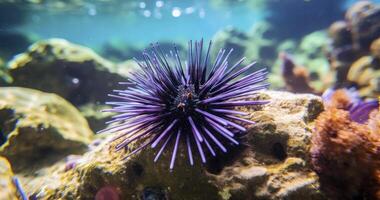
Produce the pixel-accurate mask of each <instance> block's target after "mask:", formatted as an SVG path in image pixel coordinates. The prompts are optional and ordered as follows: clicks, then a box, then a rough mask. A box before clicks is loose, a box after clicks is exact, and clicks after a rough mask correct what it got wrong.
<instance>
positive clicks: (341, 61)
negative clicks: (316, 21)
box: [328, 1, 380, 97]
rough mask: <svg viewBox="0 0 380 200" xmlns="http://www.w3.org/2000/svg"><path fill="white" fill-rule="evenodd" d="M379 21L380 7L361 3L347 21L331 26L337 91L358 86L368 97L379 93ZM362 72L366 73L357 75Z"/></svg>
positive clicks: (332, 67) (350, 13) (331, 49)
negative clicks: (341, 88)
mask: <svg viewBox="0 0 380 200" xmlns="http://www.w3.org/2000/svg"><path fill="white" fill-rule="evenodd" d="M379 21H380V5H379V4H376V3H372V2H371V1H358V2H356V3H355V4H353V5H352V6H351V7H350V8H349V9H348V10H347V12H346V14H345V21H337V22H335V23H333V24H332V25H331V26H330V28H329V35H330V38H331V39H332V44H331V46H330V50H329V55H328V57H329V62H330V66H331V73H334V74H335V83H334V87H335V88H340V87H352V86H354V87H356V88H357V89H358V90H359V92H360V93H361V94H362V95H363V96H365V97H366V96H369V97H376V96H377V95H378V94H379V88H380V86H379V85H380V84H379V79H380V78H379V77H380V72H379V69H380V67H379V66H380V65H379V63H380V61H379V59H378V57H379V49H380V48H379V43H378V42H376V40H377V39H378V38H380V23H379ZM374 58H375V59H374ZM359 71H362V72H363V73H364V74H355V73H356V72H359ZM353 72H355V73H353Z"/></svg>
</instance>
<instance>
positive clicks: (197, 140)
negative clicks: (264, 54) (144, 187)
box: [101, 40, 268, 169]
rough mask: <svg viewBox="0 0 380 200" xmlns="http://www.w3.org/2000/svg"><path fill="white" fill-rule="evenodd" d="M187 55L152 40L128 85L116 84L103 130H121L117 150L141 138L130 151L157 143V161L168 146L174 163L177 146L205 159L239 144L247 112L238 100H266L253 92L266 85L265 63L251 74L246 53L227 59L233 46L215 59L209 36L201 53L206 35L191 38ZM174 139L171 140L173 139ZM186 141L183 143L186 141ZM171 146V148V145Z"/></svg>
mask: <svg viewBox="0 0 380 200" xmlns="http://www.w3.org/2000/svg"><path fill="white" fill-rule="evenodd" d="M188 48H189V50H188V60H187V62H185V63H183V62H182V61H181V59H180V57H179V53H178V50H177V48H176V46H174V49H173V51H171V52H170V53H169V54H164V52H163V51H162V50H161V49H160V47H159V45H158V44H157V45H152V48H151V49H150V50H145V51H144V52H143V54H142V56H143V60H142V61H138V60H136V62H137V63H138V64H139V66H140V67H141V70H140V71H137V72H135V73H131V76H130V78H129V80H128V82H122V83H120V84H121V85H122V86H126V87H127V88H126V89H125V90H115V91H114V92H115V94H110V95H109V96H110V97H114V98H116V99H118V100H117V101H111V102H107V104H109V105H111V106H113V108H112V109H107V110H105V111H106V112H114V113H118V114H117V115H115V116H113V120H111V121H110V122H109V123H110V124H111V125H110V127H108V128H106V129H104V130H103V131H101V132H117V136H116V137H115V138H114V140H120V143H118V145H117V146H116V150H121V149H124V148H126V147H128V145H129V144H131V143H133V142H137V144H138V147H137V148H134V149H132V151H131V152H129V153H128V154H127V156H126V157H129V156H131V155H133V154H135V153H136V152H139V151H141V150H142V149H144V148H147V147H151V148H154V149H158V151H157V153H156V156H155V158H154V161H157V160H158V159H159V157H160V156H161V154H162V153H163V152H164V151H165V150H168V151H172V156H171V161H170V169H172V168H173V167H174V162H175V159H176V155H177V151H178V148H179V147H181V146H183V147H184V149H186V150H187V152H188V153H187V155H188V159H189V161H190V164H191V165H193V163H194V158H193V156H194V153H193V152H198V153H199V155H200V158H201V160H202V162H203V163H205V162H206V158H207V155H208V153H209V154H211V155H212V156H216V155H217V151H221V152H227V151H228V146H230V145H238V144H239V141H238V139H237V137H238V136H239V135H241V134H242V133H244V132H245V131H246V128H245V127H244V124H253V123H254V122H253V121H250V120H247V119H244V118H243V116H245V115H248V113H245V112H241V111H238V110H236V109H235V108H236V107H238V106H251V105H261V104H265V103H267V101H261V100H253V98H252V97H253V95H255V94H257V92H258V91H259V90H262V89H266V88H267V87H268V84H267V83H262V82H263V81H265V80H266V74H267V72H266V69H260V70H257V71H255V72H253V73H250V74H248V75H245V74H246V72H247V71H248V70H249V69H251V68H253V67H254V66H255V63H251V64H249V65H247V66H245V67H243V68H239V66H240V64H241V63H242V62H243V61H244V59H245V58H242V59H240V60H239V61H237V62H236V63H235V64H233V65H231V64H230V63H229V56H230V55H231V53H232V49H231V50H229V51H227V50H225V49H221V50H220V51H219V53H218V55H217V56H216V59H215V61H214V62H213V63H212V62H211V60H210V49H211V42H210V44H209V46H208V48H207V49H206V55H205V56H204V55H203V41H202V40H201V41H199V42H197V41H195V44H194V45H193V43H192V41H190V42H189V47H188ZM169 144H171V145H169ZM182 144H183V145H182ZM169 149H170V150H169Z"/></svg>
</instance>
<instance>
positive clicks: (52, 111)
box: [0, 87, 93, 172]
mask: <svg viewBox="0 0 380 200" xmlns="http://www.w3.org/2000/svg"><path fill="white" fill-rule="evenodd" d="M0 127H1V129H0V136H1V137H0V155H1V156H4V157H6V158H8V159H9V161H10V162H11V163H12V166H13V167H14V170H15V171H16V172H18V171H24V170H28V171H33V169H34V168H35V167H36V168H38V167H40V166H44V165H49V164H51V163H54V162H55V161H57V160H59V159H61V158H62V157H63V156H64V155H67V154H71V153H79V152H83V151H84V150H85V149H86V148H87V145H88V144H89V143H90V141H91V138H92V137H93V133H92V131H91V130H90V129H89V126H88V124H87V121H86V120H85V118H84V117H82V116H81V115H80V113H79V111H78V110H77V109H76V108H75V107H74V106H72V105H71V104H70V103H68V102H67V101H66V100H64V99H63V98H61V97H59V96H57V95H55V94H49V93H44V92H40V91H37V90H33V89H26V88H18V87H2V88H0ZM32 164H33V165H32Z"/></svg>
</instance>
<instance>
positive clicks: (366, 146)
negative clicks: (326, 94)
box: [310, 90, 380, 199]
mask: <svg viewBox="0 0 380 200" xmlns="http://www.w3.org/2000/svg"><path fill="white" fill-rule="evenodd" d="M350 98H351V99H350ZM353 102H355V101H352V97H351V96H350V95H347V93H346V92H345V91H343V90H338V91H336V92H335V93H333V94H332V95H331V99H330V101H329V103H327V104H326V105H325V111H324V112H323V113H321V114H320V115H319V116H318V118H317V120H316V122H315V130H314V132H313V136H312V140H311V143H312V145H311V150H310V153H311V162H312V165H313V168H314V170H315V171H316V172H317V174H318V176H319V178H320V183H321V189H322V190H323V191H324V192H325V193H326V195H327V196H328V197H329V198H331V199H357V198H360V199H380V171H379V169H380V157H379V152H380V132H379V130H380V129H379V127H380V126H379V125H380V123H379V118H380V112H379V111H378V109H372V112H371V114H370V118H369V120H368V121H367V122H366V123H358V122H356V121H354V120H353V119H352V118H353V117H352V115H353V114H355V113H353V112H351V110H352V107H353V104H352V103H353ZM354 106H359V107H360V106H362V104H360V103H359V104H357V105H354ZM356 109H360V108H356Z"/></svg>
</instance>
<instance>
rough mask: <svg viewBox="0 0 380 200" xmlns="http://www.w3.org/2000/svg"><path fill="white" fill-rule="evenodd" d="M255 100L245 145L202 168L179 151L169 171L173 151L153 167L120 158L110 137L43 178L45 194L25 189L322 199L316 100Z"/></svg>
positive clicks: (58, 195) (68, 194)
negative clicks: (312, 149) (315, 166)
mask: <svg viewBox="0 0 380 200" xmlns="http://www.w3.org/2000/svg"><path fill="white" fill-rule="evenodd" d="M257 98H259V99H270V100H271V102H270V103H269V104H267V105H265V106H262V107H252V108H245V109H243V110H244V111H248V112H250V113H251V115H250V116H251V117H250V118H251V119H252V120H254V121H256V122H257V124H255V125H251V126H249V127H247V128H248V129H249V131H248V134H247V135H246V136H244V137H243V138H241V140H243V143H244V145H240V146H238V147H236V148H233V149H231V151H229V153H228V154H225V155H219V156H218V157H216V158H211V159H210V160H208V163H207V164H206V165H205V166H201V165H200V163H201V162H200V160H198V159H199V158H196V160H195V161H196V162H195V163H196V164H195V166H190V165H189V164H188V159H187V156H186V155H187V152H186V151H185V150H183V148H179V149H181V150H180V151H179V152H178V154H177V161H176V164H175V166H174V169H173V171H169V161H170V158H171V154H169V153H164V154H163V155H162V157H161V160H159V161H158V162H157V163H154V162H153V158H154V153H155V150H152V149H150V148H147V149H145V150H143V151H141V152H140V153H137V154H134V155H133V156H131V157H130V158H129V159H123V158H124V157H125V156H126V154H127V153H128V152H127V151H128V150H121V151H115V150H114V148H115V145H116V142H110V141H109V140H110V138H111V137H113V136H112V135H111V136H109V137H107V139H105V140H103V141H102V143H101V144H100V145H99V146H97V147H96V148H94V149H93V150H91V151H89V152H87V153H86V154H84V155H83V156H82V157H81V158H80V159H79V161H77V164H76V166H75V167H74V168H72V169H71V170H68V171H65V170H64V169H63V167H61V168H60V170H56V171H55V174H54V175H49V173H47V174H46V177H45V178H43V180H41V181H42V182H43V184H42V186H41V188H43V189H41V188H40V189H37V190H30V191H29V192H31V193H34V194H38V195H37V196H36V197H37V198H41V199H94V197H95V195H97V194H99V195H102V196H104V195H109V196H113V197H114V195H117V198H119V199H312V200H313V199H315V200H317V199H318V200H319V199H324V197H323V195H322V194H321V193H320V191H319V183H318V179H317V177H316V174H315V173H314V172H313V171H312V170H311V167H310V163H309V161H310V157H309V154H308V151H309V150H308V149H309V145H310V137H311V130H312V129H313V121H314V119H315V118H316V117H317V115H318V114H319V113H320V112H321V111H322V110H323V105H322V102H321V99H320V98H319V97H317V96H313V95H307V94H305V95H294V94H291V93H286V92H273V91H267V92H263V93H261V94H260V95H259V96H258V97H257ZM51 177H54V179H51ZM52 180H53V181H54V183H52Z"/></svg>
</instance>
